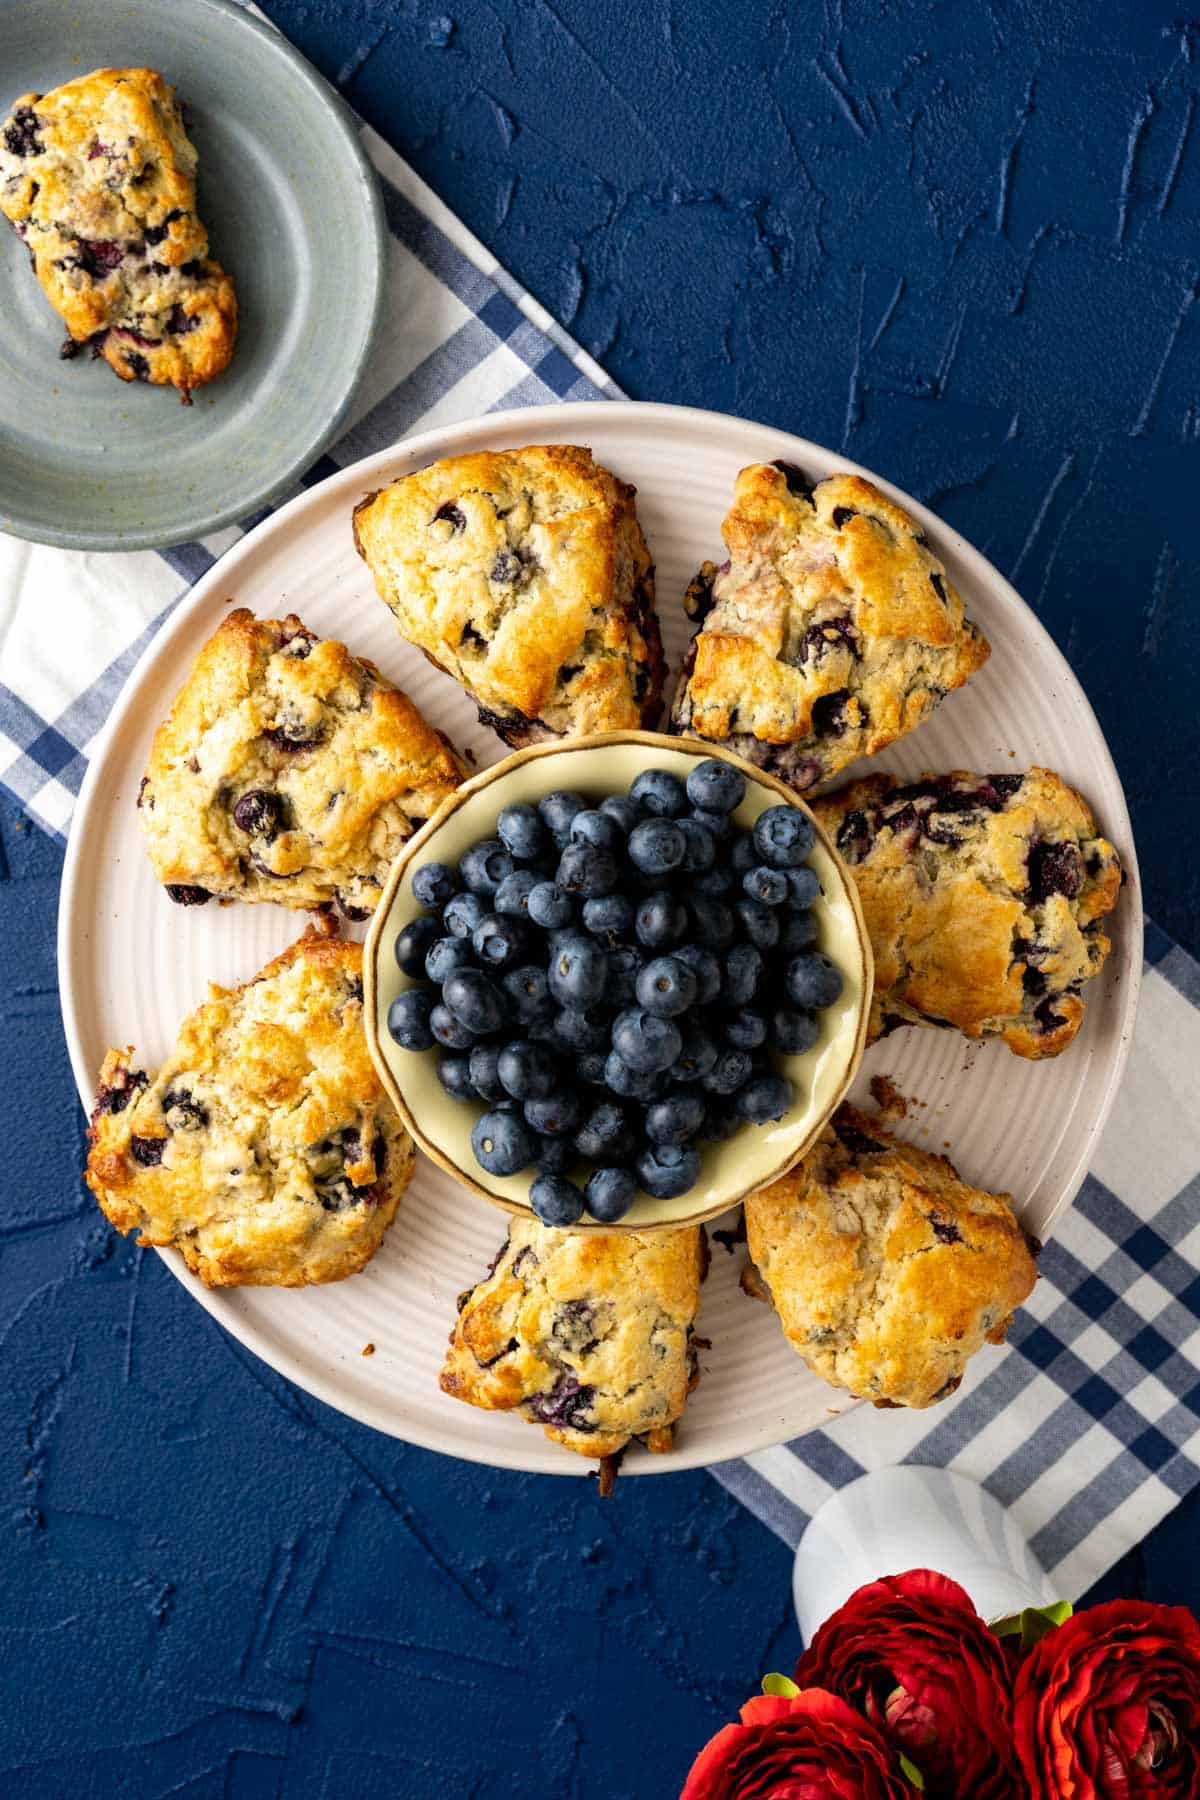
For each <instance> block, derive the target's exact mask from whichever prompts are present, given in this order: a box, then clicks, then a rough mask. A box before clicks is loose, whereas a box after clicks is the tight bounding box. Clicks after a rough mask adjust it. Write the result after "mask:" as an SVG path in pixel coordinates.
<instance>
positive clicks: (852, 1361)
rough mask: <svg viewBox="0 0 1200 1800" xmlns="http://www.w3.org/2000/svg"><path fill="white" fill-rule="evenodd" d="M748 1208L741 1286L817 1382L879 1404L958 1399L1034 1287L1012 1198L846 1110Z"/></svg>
mask: <svg viewBox="0 0 1200 1800" xmlns="http://www.w3.org/2000/svg"><path fill="white" fill-rule="evenodd" d="M745 1213H746V1239H747V1244H748V1247H749V1251H750V1258H751V1265H750V1267H749V1268H748V1269H747V1271H746V1275H745V1276H744V1277H743V1286H744V1287H745V1288H746V1289H747V1291H748V1292H750V1293H752V1294H755V1295H756V1296H757V1297H758V1298H761V1299H765V1300H768V1301H769V1302H770V1303H771V1304H772V1305H773V1306H774V1308H775V1311H776V1312H777V1313H778V1315H779V1320H780V1323H781V1325H782V1326H783V1330H784V1334H785V1336H786V1337H787V1339H788V1342H789V1343H790V1344H791V1346H792V1348H793V1349H794V1350H795V1351H796V1352H797V1353H798V1354H799V1355H800V1356H802V1357H803V1358H804V1360H805V1362H806V1363H807V1364H808V1366H809V1368H810V1369H812V1370H813V1372H814V1373H815V1374H817V1375H820V1376H821V1377H822V1378H823V1379H824V1380H825V1381H828V1382H831V1383H832V1384H833V1386H834V1387H839V1388H848V1389H849V1390H850V1392H851V1393H852V1394H855V1395H857V1396H859V1397H860V1398H862V1399H866V1400H873V1401H874V1402H875V1404H876V1405H877V1406H932V1405H933V1404H934V1402H935V1401H938V1400H943V1399H945V1398H946V1397H947V1395H949V1394H951V1393H953V1392H954V1389H955V1388H956V1387H957V1386H958V1384H959V1382H960V1381H961V1380H962V1377H963V1372H964V1370H965V1368H966V1365H967V1363H968V1361H969V1360H970V1358H971V1357H972V1356H974V1354H975V1352H976V1351H977V1350H978V1349H979V1348H980V1347H981V1346H982V1345H983V1344H984V1343H989V1344H998V1343H1000V1342H1002V1340H1003V1338H1004V1335H1005V1332H1006V1331H1007V1329H1008V1326H1009V1323H1010V1321H1011V1318H1012V1315H1013V1313H1014V1312H1015V1311H1016V1309H1017V1307H1018V1306H1020V1304H1021V1302H1022V1301H1023V1300H1024V1299H1025V1298H1026V1297H1027V1296H1028V1294H1029V1293H1030V1292H1031V1290H1032V1288H1033V1284H1034V1281H1035V1280H1036V1278H1037V1269H1036V1265H1035V1263H1034V1254H1035V1251H1036V1245H1035V1244H1034V1243H1033V1240H1032V1239H1030V1238H1029V1237H1028V1235H1027V1234H1026V1232H1025V1231H1024V1230H1023V1229H1022V1227H1021V1225H1020V1223H1019V1222H1018V1220H1017V1218H1016V1216H1015V1214H1014V1213H1013V1210H1012V1205H1011V1203H1010V1200H1009V1197H1008V1195H1006V1194H989V1193H986V1192H985V1191H984V1190H983V1189H982V1188H974V1187H970V1186H968V1184H967V1183H966V1182H965V1181H962V1180H960V1179H959V1176H958V1174H957V1172H956V1170H955V1169H954V1167H953V1165H952V1164H951V1163H950V1162H948V1161H947V1159H946V1158H945V1157H944V1156H935V1155H933V1154H932V1153H931V1152H930V1151H928V1150H918V1149H916V1148H914V1146H913V1145H911V1144H906V1143H903V1142H901V1140H900V1139H899V1138H895V1137H892V1136H891V1135H890V1134H889V1133H887V1132H886V1131H883V1130H881V1129H880V1127H879V1126H878V1125H877V1124H876V1123H875V1121H874V1120H872V1119H869V1118H866V1117H865V1116H864V1115H863V1114H862V1113H859V1112H856V1111H855V1110H854V1108H853V1107H850V1106H843V1107H841V1108H840V1109H839V1111H838V1112H837V1113H836V1114H835V1115H834V1118H833V1120H832V1122H831V1124H830V1125H828V1126H826V1128H825V1130H824V1131H823V1132H822V1133H821V1136H820V1137H819V1139H818V1140H817V1142H816V1144H815V1145H814V1146H813V1148H812V1150H810V1151H809V1153H808V1155H807V1156H806V1157H805V1158H804V1159H803V1161H801V1162H800V1163H798V1164H797V1166H796V1167H795V1168H794V1169H792V1170H791V1171H790V1172H789V1173H788V1174H787V1175H785V1176H784V1177H783V1178H782V1180H780V1181H777V1182H775V1183H774V1184H773V1186H771V1187H769V1188H764V1189H763V1190H762V1192H761V1193H758V1194H753V1195H751V1197H750V1198H749V1199H748V1200H747V1201H746V1203H745Z"/></svg>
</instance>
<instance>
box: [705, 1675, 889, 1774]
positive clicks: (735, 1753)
mask: <svg viewBox="0 0 1200 1800" xmlns="http://www.w3.org/2000/svg"><path fill="white" fill-rule="evenodd" d="M679 1800H917V1796H916V1793H915V1790H914V1789H913V1788H912V1787H910V1786H909V1783H908V1779H907V1777H906V1776H905V1775H904V1774H903V1773H902V1772H901V1769H900V1762H899V1758H898V1757H897V1755H896V1753H895V1751H894V1750H893V1749H892V1747H891V1745H890V1744H888V1743H886V1742H885V1740H884V1739H883V1737H882V1736H881V1735H880V1733H879V1732H878V1731H876V1730H875V1728H874V1726H873V1725H870V1724H868V1722H867V1721H866V1720H865V1719H863V1718H860V1717H859V1715H858V1714H857V1713H856V1712H853V1711H852V1710H851V1709H850V1707H848V1706H847V1705H846V1703H845V1701H844V1700H839V1699H838V1698H837V1696H836V1695H834V1694H826V1693H823V1692H822V1691H821V1689H820V1688H808V1689H807V1690H805V1691H804V1692H802V1693H800V1694H798V1695H797V1696H796V1698H795V1699H794V1700H778V1699H775V1698H774V1697H773V1696H772V1695H768V1694H756V1695H755V1697H754V1699H753V1700H747V1702H746V1704H745V1706H743V1708H742V1722H741V1724H740V1725H726V1726H724V1727H723V1728H722V1730H720V1731H718V1733H717V1735H716V1737H715V1738H711V1739H710V1740H709V1742H708V1743H707V1744H706V1745H705V1746H704V1748H703V1750H702V1751H701V1752H700V1754H699V1756H698V1757H697V1758H696V1760H695V1762H694V1763H693V1764H692V1768H691V1773H690V1774H689V1776H688V1778H687V1781H686V1782H685V1784H684V1789H683V1793H682V1794H681V1795H680V1797H679Z"/></svg>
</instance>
